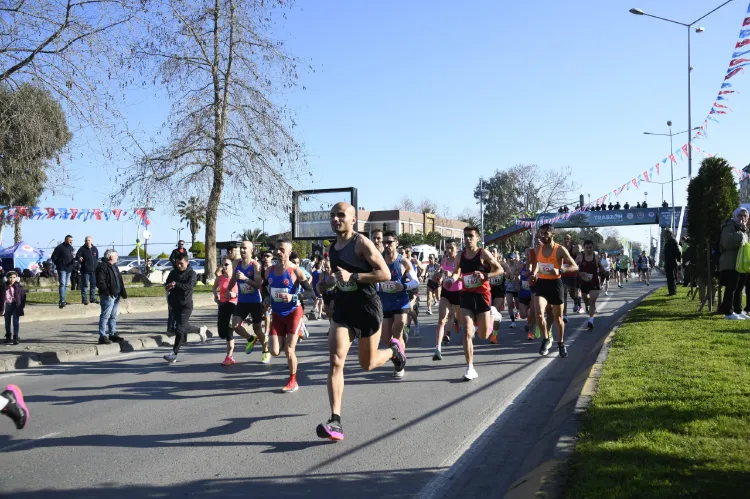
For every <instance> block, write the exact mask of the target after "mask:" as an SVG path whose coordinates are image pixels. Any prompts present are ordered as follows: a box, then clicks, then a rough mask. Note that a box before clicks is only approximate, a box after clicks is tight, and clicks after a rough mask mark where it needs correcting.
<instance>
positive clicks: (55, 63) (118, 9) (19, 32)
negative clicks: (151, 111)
mask: <svg viewBox="0 0 750 499" xmlns="http://www.w3.org/2000/svg"><path fill="white" fill-rule="evenodd" d="M144 3H145V0H0V84H2V85H5V86H7V87H8V88H10V89H11V90H15V89H17V88H18V87H20V85H21V84H22V83H31V84H33V85H35V86H38V87H40V88H43V89H45V90H47V91H48V92H50V94H51V95H52V98H53V99H55V100H57V101H59V102H60V103H61V105H62V106H63V108H64V109H65V111H66V114H67V115H68V119H69V120H71V121H72V123H73V124H75V125H76V127H77V128H80V127H84V126H87V127H90V128H92V129H94V130H97V131H100V130H101V129H102V128H107V127H109V126H111V125H112V124H113V123H114V122H115V121H114V120H113V118H115V119H119V115H117V110H116V109H117V106H116V102H117V97H116V96H115V94H114V93H115V92H116V90H117V88H118V87H119V88H124V86H125V84H126V83H127V82H125V81H124V80H120V81H117V78H118V77H119V76H121V75H124V74H125V73H123V72H121V70H122V69H126V68H124V67H123V61H122V59H121V55H122V50H121V48H122V46H123V45H122V43H121V42H122V40H123V38H124V36H125V34H126V33H128V31H127V30H128V29H129V28H130V27H129V26H128V24H129V23H130V21H132V20H133V19H134V18H135V16H136V15H137V14H138V12H140V10H141V8H142V7H143V4H144Z"/></svg>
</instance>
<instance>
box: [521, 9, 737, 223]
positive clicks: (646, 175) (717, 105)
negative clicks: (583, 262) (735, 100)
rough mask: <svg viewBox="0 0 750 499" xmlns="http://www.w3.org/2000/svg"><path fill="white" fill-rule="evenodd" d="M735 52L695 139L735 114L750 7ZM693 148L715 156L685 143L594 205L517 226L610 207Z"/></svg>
mask: <svg viewBox="0 0 750 499" xmlns="http://www.w3.org/2000/svg"><path fill="white" fill-rule="evenodd" d="M744 47H747V49H746V50H742V51H741V50H738V49H742V48H744ZM734 50H735V51H734V53H733V54H732V57H731V60H730V61H729V69H727V72H726V74H725V76H724V80H723V82H722V84H721V88H720V89H719V93H718V95H717V96H716V99H715V100H714V103H713V105H712V106H711V111H710V112H709V114H708V116H707V117H706V119H705V120H704V121H703V124H702V125H701V126H700V127H699V129H698V130H697V131H696V133H695V135H694V136H693V139H706V138H708V122H709V121H714V122H716V123H719V121H718V120H717V119H716V118H715V117H714V115H716V114H727V112H733V111H732V109H731V108H730V107H729V106H728V105H726V104H725V102H728V101H729V96H730V95H731V94H734V93H739V91H737V90H734V89H733V87H732V83H730V82H729V81H728V80H729V79H731V78H732V77H734V76H736V75H737V74H739V73H740V72H742V71H744V70H745V67H746V66H748V65H750V5H748V8H747V13H746V17H745V18H744V20H743V21H742V29H740V35H739V39H738V40H737V43H736V44H735V47H734ZM744 56H748V57H744ZM719 101H723V102H719ZM689 148H692V149H693V151H695V152H697V153H698V154H700V155H701V157H703V158H711V157H713V154H711V153H709V152H705V151H703V150H702V149H701V148H700V147H698V146H696V145H695V144H693V143H690V144H683V145H682V146H681V147H678V148H677V149H675V150H674V151H673V152H672V154H670V155H669V156H667V157H666V158H663V159H662V160H661V161H659V162H658V163H656V164H655V165H654V166H652V167H651V168H649V169H648V170H644V171H643V173H641V174H639V175H637V176H635V177H633V178H632V179H631V180H629V181H628V182H625V183H623V184H622V185H621V186H618V187H615V188H613V189H612V190H611V191H609V192H607V193H606V194H604V195H602V196H600V197H598V198H596V200H595V201H593V202H590V203H588V204H586V205H584V206H581V207H578V208H577V209H575V210H573V211H571V212H568V213H560V214H559V215H556V216H553V217H548V218H543V219H539V220H535V221H527V220H517V221H516V223H517V224H518V225H521V226H524V227H532V226H539V225H541V224H544V223H555V222H559V221H561V220H568V219H569V218H570V217H573V216H575V215H577V214H579V213H583V212H585V211H590V210H591V209H592V208H594V207H595V206H599V205H602V204H606V202H607V200H609V201H610V202H611V201H612V200H613V199H614V198H618V197H619V196H620V194H622V193H623V192H627V191H629V190H630V186H631V185H632V186H634V187H635V188H636V189H639V188H640V186H641V184H642V183H643V182H651V179H653V178H654V177H655V176H658V175H659V174H660V171H661V168H662V167H663V166H666V165H667V164H668V163H669V162H671V163H679V162H681V161H684V160H685V159H687V157H688V155H689V151H688V149H689ZM732 171H733V172H734V174H735V175H737V176H738V177H739V179H740V180H743V179H745V178H748V177H750V174H748V173H746V172H744V171H743V170H741V169H739V168H736V167H734V166H733V167H732ZM654 174H656V175H654Z"/></svg>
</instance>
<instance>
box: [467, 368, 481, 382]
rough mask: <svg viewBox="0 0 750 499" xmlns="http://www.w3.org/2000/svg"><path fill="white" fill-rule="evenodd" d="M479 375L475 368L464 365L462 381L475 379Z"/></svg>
mask: <svg viewBox="0 0 750 499" xmlns="http://www.w3.org/2000/svg"><path fill="white" fill-rule="evenodd" d="M478 377H479V374H478V373H477V370H476V369H474V368H473V367H466V372H465V373H464V377H463V380H464V381H471V380H473V379H477V378H478Z"/></svg>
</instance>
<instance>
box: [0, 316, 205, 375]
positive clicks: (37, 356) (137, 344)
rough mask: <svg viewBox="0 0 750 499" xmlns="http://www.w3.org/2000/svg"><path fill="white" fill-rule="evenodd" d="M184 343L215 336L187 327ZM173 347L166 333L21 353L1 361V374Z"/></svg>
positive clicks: (203, 341) (171, 337)
mask: <svg viewBox="0 0 750 499" xmlns="http://www.w3.org/2000/svg"><path fill="white" fill-rule="evenodd" d="M189 331H190V332H189V333H188V335H187V343H205V342H206V340H207V339H208V338H213V337H214V336H215V335H214V334H213V333H212V332H211V331H209V329H208V328H207V327H206V326H193V325H191V326H190V330H189ZM171 346H174V337H173V336H168V335H166V334H156V335H145V334H144V335H138V336H134V337H132V338H129V337H127V336H126V337H125V341H122V342H120V343H112V344H111V345H97V344H91V345H81V346H80V347H75V348H68V349H63V350H57V351H52V352H38V353H31V354H21V355H19V356H17V357H15V358H6V359H0V372H3V371H6V372H7V371H17V370H21V369H31V368H34V367H40V366H49V365H54V364H62V363H65V362H85V361H88V360H92V359H95V358H97V357H100V356H112V359H113V360H116V359H117V354H119V353H130V352H135V351H139V350H151V349H156V348H159V347H171Z"/></svg>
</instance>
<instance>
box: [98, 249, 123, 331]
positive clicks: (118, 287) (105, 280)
mask: <svg viewBox="0 0 750 499" xmlns="http://www.w3.org/2000/svg"><path fill="white" fill-rule="evenodd" d="M96 287H97V288H98V289H99V297H100V298H101V307H102V311H101V314H100V315H99V344H100V345H109V344H110V343H112V342H113V341H115V342H120V341H122V340H123V338H122V337H121V336H119V335H118V334H117V311H118V310H119V309H120V298H127V297H128V293H127V291H125V283H123V282H122V274H120V271H119V270H117V252H116V251H115V250H113V249H108V250H107V251H105V252H104V260H103V261H102V262H100V263H99V265H98V266H97V267H96ZM107 329H109V335H107Z"/></svg>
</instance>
